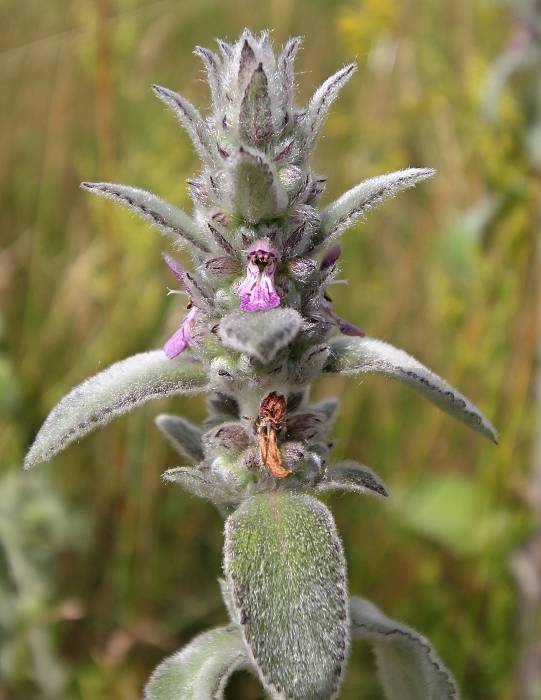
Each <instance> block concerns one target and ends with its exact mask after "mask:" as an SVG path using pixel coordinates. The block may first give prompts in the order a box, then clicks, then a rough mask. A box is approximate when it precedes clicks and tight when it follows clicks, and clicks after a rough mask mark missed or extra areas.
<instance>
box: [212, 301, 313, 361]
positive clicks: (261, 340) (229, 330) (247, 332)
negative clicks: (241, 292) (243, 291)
mask: <svg viewBox="0 0 541 700" xmlns="http://www.w3.org/2000/svg"><path fill="white" fill-rule="evenodd" d="M301 326H302V317H301V315H300V314H299V313H298V311H295V310H294V309H271V310H270V311H256V312H253V313H248V312H244V311H234V312H233V313H230V314H228V315H227V316H224V318H223V319H222V320H221V322H220V328H219V331H218V334H219V336H220V338H221V340H222V342H223V343H224V345H226V346H227V347H229V348H232V349H233V350H237V351H238V352H242V353H245V354H246V355H250V356H251V357H255V358H257V359H258V360H259V361H260V362H263V363H268V362H270V361H271V360H272V359H273V358H274V357H275V355H276V353H277V352H278V351H279V350H281V349H282V348H283V347H285V346H286V345H288V344H289V343H290V342H291V341H292V340H293V339H294V338H295V336H296V335H297V333H298V332H299V331H300V329H301Z"/></svg>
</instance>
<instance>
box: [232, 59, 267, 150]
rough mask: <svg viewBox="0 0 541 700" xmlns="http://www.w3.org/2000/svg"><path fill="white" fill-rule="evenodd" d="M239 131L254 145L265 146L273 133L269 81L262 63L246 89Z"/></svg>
mask: <svg viewBox="0 0 541 700" xmlns="http://www.w3.org/2000/svg"><path fill="white" fill-rule="evenodd" d="M239 132H240V136H241V138H242V139H244V140H245V141H247V142H248V143H249V144H251V145H252V146H263V145H264V144H265V143H267V141H268V140H269V138H270V137H271V135H272V111H271V100H270V95H269V81H268V79H267V76H266V74H265V71H264V69H263V64H262V63H260V64H259V65H258V67H257V68H256V69H255V71H254V72H253V73H252V77H251V78H250V80H249V82H248V85H247V86H246V89H245V91H244V95H243V97H242V101H241V104H240V111H239Z"/></svg>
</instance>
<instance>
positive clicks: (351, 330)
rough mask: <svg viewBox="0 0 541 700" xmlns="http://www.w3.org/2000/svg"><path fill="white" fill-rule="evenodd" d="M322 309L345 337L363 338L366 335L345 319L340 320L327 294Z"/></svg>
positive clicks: (322, 301)
mask: <svg viewBox="0 0 541 700" xmlns="http://www.w3.org/2000/svg"><path fill="white" fill-rule="evenodd" d="M321 308H322V310H323V311H324V312H325V314H326V315H327V317H328V318H330V319H331V321H332V323H334V324H335V325H336V326H338V329H339V330H340V333H342V334H343V335H351V336H358V337H361V338H362V337H363V336H364V335H365V334H364V333H363V331H362V330H361V329H360V328H357V326H354V325H353V324H352V323H350V322H349V321H345V320H344V319H343V318H340V316H338V314H336V313H335V311H334V309H333V307H332V300H331V298H330V296H328V295H327V294H325V295H324V297H323V299H322V300H321Z"/></svg>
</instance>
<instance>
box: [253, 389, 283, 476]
mask: <svg viewBox="0 0 541 700" xmlns="http://www.w3.org/2000/svg"><path fill="white" fill-rule="evenodd" d="M285 412H286V399H285V396H282V395H281V394H277V393H276V392H275V391H271V393H270V394H268V395H267V396H265V398H264V399H263V401H261V404H260V406H259V416H258V417H257V419H256V424H255V425H256V428H257V435H258V440H259V454H260V455H261V461H262V462H263V464H265V466H267V467H268V469H269V471H270V473H271V474H272V475H273V476H274V477H276V478H277V479H283V478H284V477H286V476H288V475H289V474H291V469H286V468H285V467H284V466H283V464H282V455H281V454H280V448H279V447H278V441H277V437H278V433H279V432H280V430H281V429H282V419H283V417H284V415H285Z"/></svg>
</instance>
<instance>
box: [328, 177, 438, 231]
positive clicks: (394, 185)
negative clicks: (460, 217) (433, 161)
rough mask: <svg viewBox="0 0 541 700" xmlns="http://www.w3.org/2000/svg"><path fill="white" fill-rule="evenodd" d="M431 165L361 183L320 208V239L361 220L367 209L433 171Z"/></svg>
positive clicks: (411, 185) (419, 180) (414, 183)
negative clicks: (323, 207)
mask: <svg viewBox="0 0 541 700" xmlns="http://www.w3.org/2000/svg"><path fill="white" fill-rule="evenodd" d="M435 172H436V171H435V170H433V169H432V168H407V169H406V170H398V171H397V172H394V173H387V174H386V175H380V176H379V177H373V178H371V179H370V180H365V181H364V182H361V183H360V184H359V185H357V186H356V187H353V188H352V189H351V190H349V191H348V192H345V193H344V194H343V195H342V196H341V197H339V198H338V199H337V200H336V201H335V202H332V204H329V206H328V207H326V208H325V209H324V210H323V213H322V219H321V233H320V235H321V239H322V240H323V239H324V240H325V243H328V242H329V241H330V240H332V239H334V238H337V237H338V236H339V235H340V234H341V233H342V232H343V231H345V230H346V229H347V228H349V227H350V226H353V224H354V223H355V222H356V221H357V220H358V219H360V218H361V217H362V216H364V214H366V212H368V210H369V209H372V207H374V206H376V205H377V204H380V203H381V202H383V201H384V200H385V199H388V198H389V197H394V196H395V195H396V194H398V193H399V192H401V191H402V190H405V189H408V188H409V187H414V186H415V185H416V184H417V183H418V182H421V181H422V180H426V179H427V178H429V177H432V175H434V174H435Z"/></svg>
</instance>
